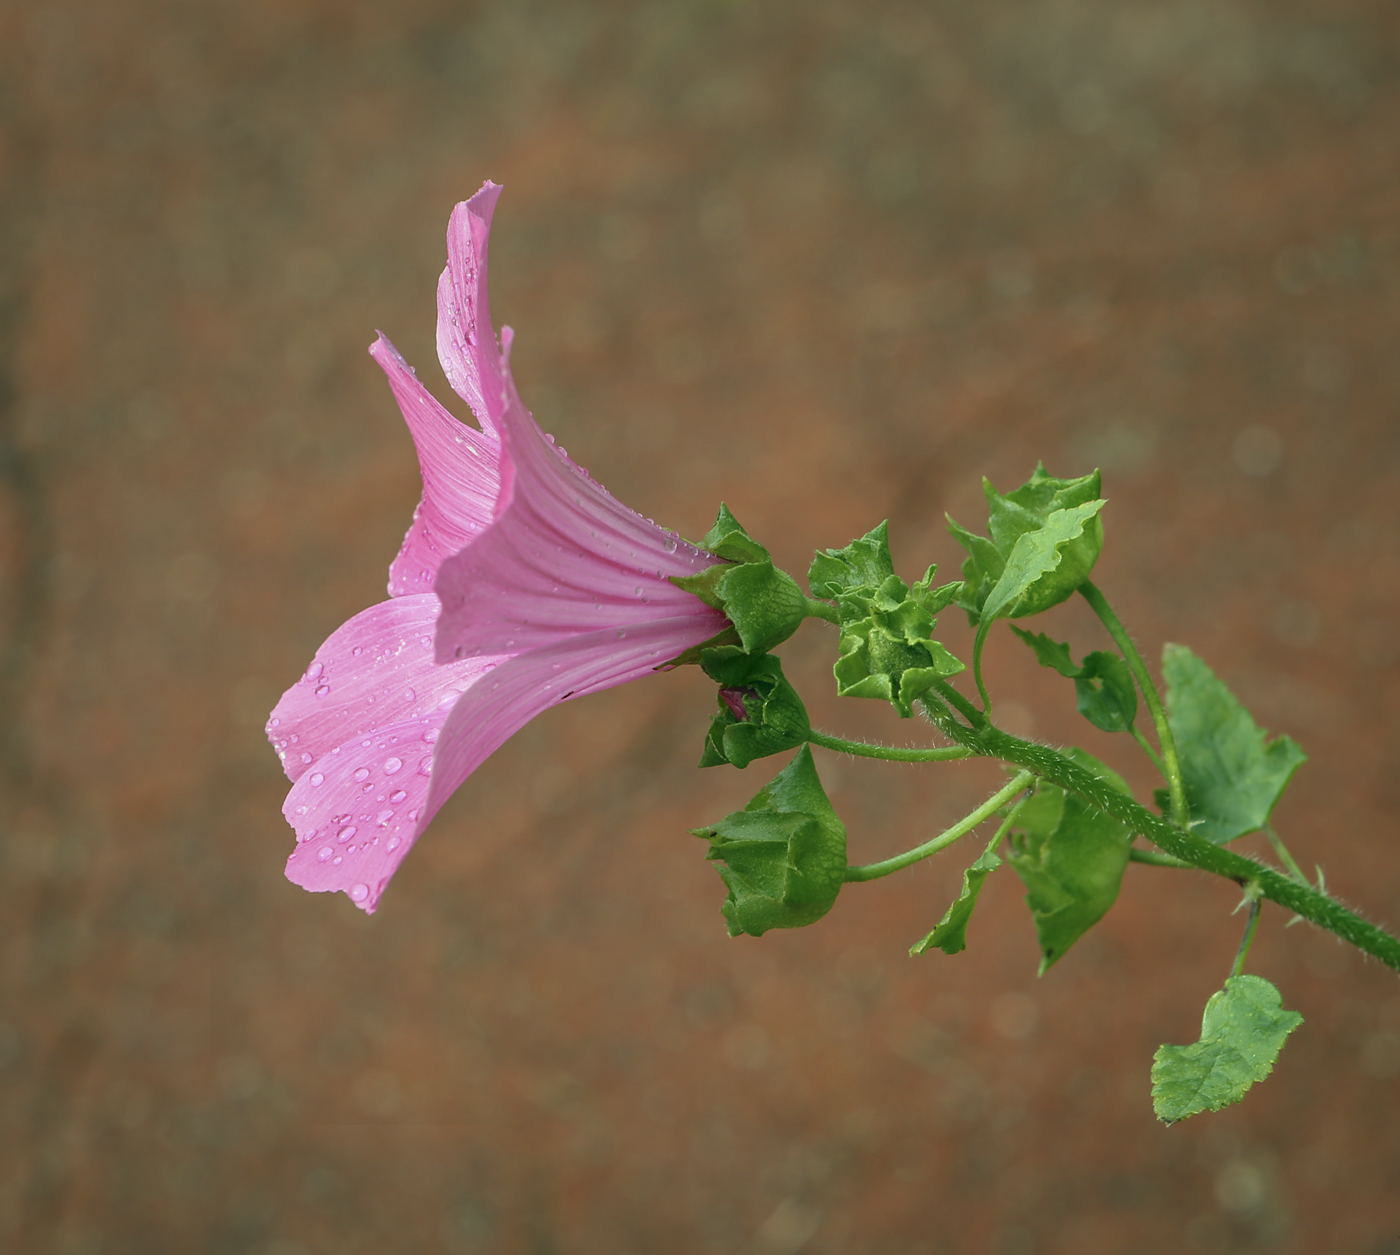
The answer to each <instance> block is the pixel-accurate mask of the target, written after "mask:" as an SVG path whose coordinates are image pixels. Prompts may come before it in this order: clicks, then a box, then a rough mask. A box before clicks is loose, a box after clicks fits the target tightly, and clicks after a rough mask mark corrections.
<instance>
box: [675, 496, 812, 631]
mask: <svg viewBox="0 0 1400 1255" xmlns="http://www.w3.org/2000/svg"><path fill="white" fill-rule="evenodd" d="M700 546H701V548H703V549H708V550H709V551H710V552H711V553H713V554H715V555H717V556H718V557H721V558H725V559H727V561H725V562H720V563H717V564H716V565H714V566H712V567H707V568H706V569H705V570H703V571H701V572H700V573H699V574H698V575H684V576H678V575H673V576H672V577H671V583H673V584H674V585H675V586H676V587H677V588H682V589H684V590H685V591H686V592H688V593H693V594H694V595H695V596H696V597H698V598H700V600H701V601H703V602H704V603H705V604H706V605H707V606H713V607H714V608H715V609H716V610H722V611H724V613H725V615H727V616H728V618H729V622H730V623H732V624H733V625H734V631H735V632H736V634H737V635H738V638H739V643H740V644H741V645H742V646H743V647H744V651H745V652H746V653H750V654H761V653H765V652H767V651H768V650H770V649H772V648H773V647H774V646H776V645H780V644H782V642H783V641H785V640H787V638H788V637H789V636H791V635H792V634H793V633H794V632H795V631H797V628H798V626H799V624H801V622H802V620H803V619H805V618H806V617H807V598H806V596H805V595H804V594H803V592H802V589H801V588H800V587H798V584H797V581H796V580H795V579H793V578H792V576H790V575H789V574H788V573H787V572H786V571H780V570H778V568H777V567H775V566H774V565H773V561H772V559H771V558H770V557H769V556H768V550H766V549H765V548H764V547H763V546H762V545H760V544H759V543H758V542H757V541H756V540H754V539H753V538H752V537H750V536H749V534H748V533H747V532H746V531H744V529H743V528H742V527H741V526H740V525H739V521H738V520H737V519H736V518H735V517H734V516H733V514H731V513H730V512H729V507H728V506H725V505H721V506H720V508H719V517H718V518H717V519H716V520H715V525H714V526H713V527H712V528H710V530H709V531H708V532H706V533H705V537H704V539H703V540H702V541H701V542H700Z"/></svg>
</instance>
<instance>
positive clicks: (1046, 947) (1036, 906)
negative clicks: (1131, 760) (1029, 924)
mask: <svg viewBox="0 0 1400 1255" xmlns="http://www.w3.org/2000/svg"><path fill="white" fill-rule="evenodd" d="M1067 755H1068V757H1070V758H1071V759H1073V760H1074V761H1075V762H1076V763H1078V764H1079V766H1081V767H1083V768H1084V769H1085V770H1086V771H1089V772H1091V773H1092V774H1093V775H1095V776H1097V777H1098V778H1099V779H1101V780H1103V781H1104V782H1105V783H1106V784H1108V785H1110V786H1111V787H1112V788H1115V789H1117V790H1118V791H1119V792H1120V793H1127V794H1128V795H1129V796H1131V791H1130V790H1129V788H1128V786H1127V783H1126V782H1125V781H1124V780H1123V778H1122V777H1121V776H1119V775H1118V774H1117V773H1116V772H1114V771H1112V770H1111V769H1109V768H1108V767H1106V766H1104V764H1103V763H1101V762H1099V760H1098V759H1096V758H1094V757H1093V756H1092V755H1091V754H1086V753H1085V752H1084V751H1083V750H1081V749H1072V750H1069V751H1067ZM1131 844H1132V833H1130V832H1129V831H1128V829H1127V827H1126V826H1125V825H1123V824H1121V823H1119V822H1118V821H1117V820H1116V819H1113V818H1111V817H1110V816H1108V815H1105V814H1104V813H1103V812H1102V811H1100V810H1097V809H1095V808H1094V807H1092V806H1090V805H1089V804H1088V803H1087V802H1085V801H1083V800H1082V799H1080V798H1079V797H1077V796H1076V795H1075V794H1073V793H1066V792H1065V791H1064V790H1063V789H1061V788H1059V787H1058V786H1055V785H1045V784H1042V785H1041V786H1040V787H1039V788H1038V789H1037V790H1036V793H1035V794H1034V796H1032V797H1030V798H1028V799H1027V800H1026V801H1025V802H1023V803H1022V804H1021V806H1020V808H1019V809H1018V811H1017V812H1016V824H1015V826H1014V827H1013V828H1012V830H1011V841H1010V848H1009V850H1008V852H1007V858H1008V861H1009V862H1010V863H1011V866H1012V867H1013V868H1014V869H1015V871H1016V874H1017V875H1018V876H1020V878H1021V883H1022V884H1024V885H1025V887H1026V905H1027V906H1029V907H1030V910H1031V917H1032V919H1033V920H1034V922H1035V933H1036V939H1037V940H1038V941H1039V943H1040V954H1041V962H1040V973H1041V975H1042V976H1043V975H1044V974H1045V972H1046V971H1048V970H1049V968H1050V967H1052V966H1053V965H1054V964H1055V963H1056V962H1058V961H1059V959H1060V958H1062V957H1063V956H1064V953H1065V951H1067V950H1068V949H1069V948H1070V946H1072V945H1073V944H1074V943H1075V942H1076V941H1078V940H1079V938H1080V937H1082V936H1083V935H1084V933H1086V932H1087V931H1088V930H1089V929H1090V928H1092V927H1093V926H1094V925H1095V924H1097V923H1098V922H1099V920H1101V919H1102V918H1103V917H1104V915H1105V914H1106V913H1107V912H1108V909H1109V907H1111V906H1112V905H1113V903H1114V902H1115V901H1116V900H1117V898H1118V890H1119V887H1120V886H1121V885H1122V882H1123V870H1124V869H1125V868H1126V867H1127V865H1128V850H1129V847H1130V846H1131Z"/></svg>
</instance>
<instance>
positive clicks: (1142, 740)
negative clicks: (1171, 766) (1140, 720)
mask: <svg viewBox="0 0 1400 1255" xmlns="http://www.w3.org/2000/svg"><path fill="white" fill-rule="evenodd" d="M1128 731H1129V732H1131V733H1132V734H1133V740H1134V741H1136V742H1137V743H1138V746H1139V748H1140V749H1141V750H1142V752H1143V753H1144V754H1146V755H1147V756H1148V758H1150V759H1151V760H1152V765H1153V766H1154V767H1156V768H1157V770H1158V771H1159V772H1160V773H1161V775H1162V779H1163V780H1165V779H1166V778H1167V769H1166V767H1165V766H1163V765H1162V756H1161V755H1160V754H1158V753H1157V751H1156V750H1154V749H1153V748H1152V742H1151V741H1149V740H1148V739H1147V738H1146V737H1145V736H1143V734H1142V729H1141V728H1139V727H1138V726H1137V724H1134V725H1133V726H1132V727H1131V728H1129V729H1128Z"/></svg>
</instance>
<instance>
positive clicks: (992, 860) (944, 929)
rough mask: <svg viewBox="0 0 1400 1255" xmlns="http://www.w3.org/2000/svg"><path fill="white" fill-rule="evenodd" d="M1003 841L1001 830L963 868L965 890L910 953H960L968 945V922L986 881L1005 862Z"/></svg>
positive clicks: (912, 947)
mask: <svg viewBox="0 0 1400 1255" xmlns="http://www.w3.org/2000/svg"><path fill="white" fill-rule="evenodd" d="M1000 841H1001V833H1000V832H998V833H997V834H996V835H995V836H994V837H993V838H992V839H991V841H990V842H989V843H988V845H987V848H986V849H985V850H983V851H982V853H981V855H980V856H979V857H978V859H977V861H976V862H975V863H973V865H972V866H971V867H969V868H967V870H966V871H964V872H963V883H962V892H961V893H960V894H958V897H957V901H955V902H954V903H953V904H952V905H951V906H950V907H949V908H948V909H947V911H946V912H944V915H943V918H942V919H941V920H939V921H938V927H937V928H935V929H934V930H933V931H932V932H931V933H929V935H928V936H927V937H925V938H924V939H923V940H922V941H921V942H919V943H918V944H917V945H914V946H911V947H910V948H909V953H910V954H925V953H927V952H928V951H929V950H935V949H936V950H942V951H943V953H944V954H959V953H961V952H962V951H963V950H966V949H967V925H968V922H969V921H970V920H971V919H972V911H973V908H974V907H976V905H977V898H978V895H979V894H981V892H982V884H983V882H984V881H985V880H986V879H987V877H988V876H990V875H991V874H992V873H993V872H994V871H996V869H997V868H998V867H1000V866H1001V858H1000V856H999V855H998V854H997V852H996V847H997V845H998V843H999V842H1000Z"/></svg>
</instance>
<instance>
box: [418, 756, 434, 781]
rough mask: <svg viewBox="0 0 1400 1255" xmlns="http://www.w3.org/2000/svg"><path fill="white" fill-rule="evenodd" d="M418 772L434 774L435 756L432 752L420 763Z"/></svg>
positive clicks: (425, 774)
mask: <svg viewBox="0 0 1400 1255" xmlns="http://www.w3.org/2000/svg"><path fill="white" fill-rule="evenodd" d="M418 774H419V775H420V776H431V775H432V774H433V756H432V755H431V754H429V755H428V757H427V758H425V759H424V760H423V761H422V762H421V763H419V764H418Z"/></svg>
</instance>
